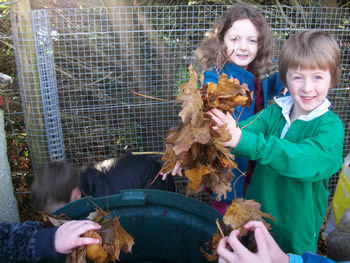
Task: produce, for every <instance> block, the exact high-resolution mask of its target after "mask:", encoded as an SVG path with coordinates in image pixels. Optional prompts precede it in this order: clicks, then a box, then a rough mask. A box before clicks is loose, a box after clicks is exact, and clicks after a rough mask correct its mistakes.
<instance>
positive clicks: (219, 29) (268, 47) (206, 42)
mask: <svg viewBox="0 0 350 263" xmlns="http://www.w3.org/2000/svg"><path fill="white" fill-rule="evenodd" d="M242 19H249V20H250V21H251V22H252V23H253V25H254V26H255V27H256V29H257V31H258V32H259V38H258V53H257V55H256V58H255V59H254V61H253V62H252V63H250V65H249V66H248V70H249V71H250V72H251V73H253V74H254V75H255V76H256V77H258V78H264V74H265V73H271V72H272V71H273V70H274V69H275V67H274V65H273V63H272V61H271V60H272V55H273V47H274V40H273V36H272V32H271V30H270V27H269V25H268V23H267V21H266V19H265V17H264V16H263V15H262V14H261V13H260V12H259V10H257V9H255V8H253V7H250V6H247V5H244V4H237V5H234V6H233V7H232V8H231V9H230V10H228V11H227V12H226V13H225V14H224V15H223V16H222V17H221V19H220V20H219V22H218V23H217V24H216V26H215V27H214V29H213V30H210V31H209V32H207V33H206V36H205V38H204V39H203V41H202V43H201V45H200V47H199V48H198V49H197V50H196V57H197V58H198V60H199V62H200V64H201V65H202V67H204V70H209V69H212V68H213V67H215V66H221V65H223V64H224V62H225V59H226V58H227V55H226V47H225V44H224V36H225V34H226V32H227V30H229V29H230V28H231V26H232V24H233V23H234V22H236V21H237V20H242Z"/></svg>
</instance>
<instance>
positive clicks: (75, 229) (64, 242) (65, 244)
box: [54, 220, 101, 254]
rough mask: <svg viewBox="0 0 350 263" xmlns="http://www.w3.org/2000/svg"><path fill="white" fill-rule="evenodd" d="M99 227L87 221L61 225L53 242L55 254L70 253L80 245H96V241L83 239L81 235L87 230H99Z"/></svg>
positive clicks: (69, 222) (75, 221)
mask: <svg viewBox="0 0 350 263" xmlns="http://www.w3.org/2000/svg"><path fill="white" fill-rule="evenodd" d="M100 228H101V226H100V225H99V224H97V223H95V222H92V221H89V220H74V221H68V222H66V223H64V224H63V225H61V226H60V227H59V228H58V229H57V231H56V232H55V237H54V242H55V249H56V252H58V253H61V254H68V253H71V251H72V249H73V248H75V247H77V246H80V245H82V244H96V243H98V239H93V238H84V237H81V235H82V234H84V233H86V232H88V231H89V230H96V229H100Z"/></svg>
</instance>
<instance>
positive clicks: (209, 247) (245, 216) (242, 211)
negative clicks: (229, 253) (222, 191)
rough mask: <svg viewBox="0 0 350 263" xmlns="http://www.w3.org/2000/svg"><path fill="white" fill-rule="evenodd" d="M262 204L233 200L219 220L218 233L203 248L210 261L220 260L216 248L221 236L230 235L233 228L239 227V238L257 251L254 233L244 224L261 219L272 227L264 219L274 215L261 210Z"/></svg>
mask: <svg viewBox="0 0 350 263" xmlns="http://www.w3.org/2000/svg"><path fill="white" fill-rule="evenodd" d="M260 206H261V205H260V204H259V203H258V202H256V201H254V200H244V199H242V198H237V199H235V200H233V201H232V204H231V205H230V206H229V207H228V208H227V210H226V213H225V215H224V217H223V219H222V220H221V221H220V222H217V229H218V231H217V233H214V235H213V237H212V239H211V240H209V241H208V242H207V244H206V247H205V249H204V248H201V251H202V253H203V254H204V256H205V257H206V258H207V260H209V261H216V260H218V255H217V254H216V249H217V247H218V244H219V241H220V239H221V238H223V237H225V236H228V235H229V234H230V233H231V231H232V230H235V229H239V230H240V237H239V240H240V241H241V243H242V244H243V245H245V246H246V247H247V248H248V249H249V250H250V251H252V252H254V253H255V252H256V251H257V246H256V242H255V238H254V233H253V232H251V231H247V230H245V229H244V227H243V226H244V225H245V224H246V223H248V222H249V221H261V222H263V223H264V225H265V226H266V228H267V229H271V227H270V225H269V224H268V223H267V222H266V221H265V220H264V219H263V218H269V219H272V220H274V218H273V217H272V215H270V214H267V213H264V212H262V211H261V210H260Z"/></svg>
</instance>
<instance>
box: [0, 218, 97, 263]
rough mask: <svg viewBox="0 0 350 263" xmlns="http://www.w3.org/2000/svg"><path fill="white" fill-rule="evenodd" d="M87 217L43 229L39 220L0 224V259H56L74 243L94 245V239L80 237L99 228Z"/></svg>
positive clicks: (69, 249)
mask: <svg viewBox="0 0 350 263" xmlns="http://www.w3.org/2000/svg"><path fill="white" fill-rule="evenodd" d="M100 228H101V226H100V225H99V224H97V223H95V222H92V221H89V220H82V221H68V222H66V223H64V224H63V225H61V226H60V227H58V228H57V227H52V228H44V227H43V224H42V223H40V222H32V221H26V222H24V223H8V222H3V223H1V224H0V262H24V261H26V262H28V261H29V262H36V261H39V260H41V259H44V258H46V259H51V260H58V259H60V258H61V257H62V254H69V253H71V252H72V250H73V249H74V248H76V247H78V246H83V245H89V244H97V243H98V242H99V240H98V239H94V238H87V237H81V235H82V234H84V233H86V232H88V231H90V230H97V229H100Z"/></svg>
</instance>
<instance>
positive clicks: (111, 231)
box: [42, 209, 134, 263]
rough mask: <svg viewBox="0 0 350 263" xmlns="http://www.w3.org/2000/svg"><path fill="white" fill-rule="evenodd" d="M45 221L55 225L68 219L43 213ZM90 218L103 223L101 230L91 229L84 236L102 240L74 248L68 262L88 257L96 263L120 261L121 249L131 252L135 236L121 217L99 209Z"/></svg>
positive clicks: (83, 259)
mask: <svg viewBox="0 0 350 263" xmlns="http://www.w3.org/2000/svg"><path fill="white" fill-rule="evenodd" d="M42 215H43V219H44V221H50V222H51V224H53V225H54V226H60V225H62V224H63V223H64V222H66V221H67V219H66V218H65V217H64V216H53V215H47V214H42ZM88 219H89V220H91V221H94V222H97V223H99V224H100V225H101V228H100V229H99V230H96V231H95V230H91V231H89V232H87V233H85V234H84V235H83V236H84V237H91V238H96V239H98V240H100V242H99V243H98V244H92V245H87V246H80V247H77V248H75V249H73V252H72V253H71V254H70V255H69V256H68V258H67V261H66V262H68V263H86V258H88V259H89V260H91V261H92V262H94V263H106V262H111V261H112V262H115V261H116V260H117V261H119V256H120V251H123V252H125V253H131V251H132V247H133V245H134V238H133V237H132V236H131V235H130V234H129V233H128V232H126V230H125V229H124V228H123V227H122V226H121V225H120V223H119V217H114V218H109V215H108V213H107V212H105V211H103V210H101V209H98V210H97V211H96V212H93V213H91V214H90V215H89V217H88Z"/></svg>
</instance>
